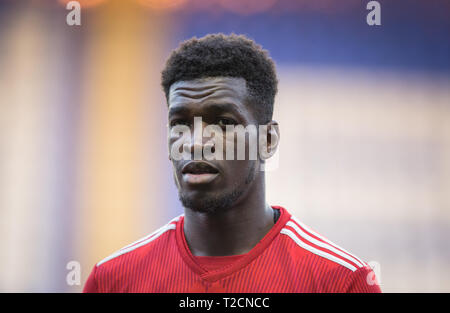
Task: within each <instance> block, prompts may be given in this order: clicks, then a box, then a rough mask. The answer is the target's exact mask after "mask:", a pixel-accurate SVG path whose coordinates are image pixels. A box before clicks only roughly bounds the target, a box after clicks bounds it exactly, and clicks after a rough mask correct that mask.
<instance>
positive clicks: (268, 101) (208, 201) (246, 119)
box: [162, 34, 279, 213]
mask: <svg viewBox="0 0 450 313" xmlns="http://www.w3.org/2000/svg"><path fill="white" fill-rule="evenodd" d="M162 86H163V89H164V92H165V95H166V99H167V105H168V112H169V116H168V126H169V138H168V144H169V151H172V150H173V146H174V145H176V144H180V142H181V147H182V149H183V150H184V152H186V153H188V154H190V155H192V156H193V157H192V158H191V160H185V159H184V160H178V159H177V160H174V159H172V164H173V168H174V178H175V183H176V185H177V187H178V191H179V197H180V200H181V202H182V204H183V206H184V207H186V208H189V209H192V210H195V211H199V212H205V213H215V212H219V211H225V210H227V209H229V208H231V207H233V205H235V204H236V203H237V202H238V201H241V200H242V199H243V198H245V197H246V196H247V195H248V193H249V192H254V191H255V188H258V187H260V186H264V184H261V181H263V180H264V172H261V171H260V167H261V164H262V163H264V161H265V158H267V157H270V155H272V154H273V153H274V152H275V150H276V148H277V144H278V138H279V133H278V127H276V126H277V123H276V122H275V121H273V120H272V114H273V104H274V98H275V94H276V92H277V78H276V73H275V66H274V63H273V61H272V60H271V59H270V58H269V56H268V53H267V51H265V50H263V49H262V48H261V47H260V46H258V45H257V44H256V43H255V42H254V41H252V40H250V39H248V38H246V37H244V36H237V35H229V36H226V35H223V34H215V35H207V36H205V37H203V38H200V39H197V38H192V39H190V40H188V41H185V42H183V43H182V44H181V45H180V46H179V47H178V48H177V49H176V50H174V51H173V52H172V54H171V55H170V57H169V59H168V60H167V63H166V67H165V69H164V70H163V72H162ZM198 117H201V122H200V123H196V122H194V120H195V119H196V118H198ZM180 125H182V126H183V127H185V128H186V129H189V130H190V134H193V136H191V135H189V136H188V137H185V138H184V139H183V138H180V134H179V133H173V132H172V131H171V130H173V129H174V128H175V127H179V126H180ZM209 125H214V126H215V127H218V128H220V129H221V130H223V132H221V133H214V136H213V135H211V136H209V137H208V136H206V137H205V136H201V135H200V138H199V137H198V136H197V135H196V134H203V131H204V130H205V127H206V128H207V126H209ZM232 125H242V126H243V127H249V126H250V125H254V126H256V129H258V126H259V125H267V127H268V128H267V130H268V132H267V134H266V136H267V143H268V145H269V148H267V150H268V152H269V154H268V155H267V156H266V157H261V155H260V154H259V153H258V157H257V158H250V157H249V154H250V152H249V149H250V147H249V140H245V158H244V159H237V158H236V154H235V155H234V156H233V158H232V159H230V158H229V156H228V157H227V156H225V151H226V149H227V147H230V143H233V147H234V149H237V147H238V144H237V142H236V140H237V138H235V137H234V136H227V132H228V130H227V129H228V128H227V126H232ZM220 129H219V130H220ZM228 133H229V132H228ZM218 134H219V135H218ZM228 135H229V134H228ZM258 135H259V133H258ZM247 139H248V137H247ZM180 140H181V141H180ZM183 140H184V141H183ZM219 148H220V149H219ZM205 149H208V151H212V152H218V151H224V154H223V158H222V159H208V160H205V158H204V157H202V156H203V154H202V152H201V151H206V150H205ZM198 151H200V154H201V157H200V159H198V158H196V157H194V154H195V153H196V152H198ZM196 156H197V155H196Z"/></svg>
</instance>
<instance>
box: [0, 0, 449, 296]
mask: <svg viewBox="0 0 450 313" xmlns="http://www.w3.org/2000/svg"><path fill="white" fill-rule="evenodd" d="M65 2H67V1H62V0H61V1H57V0H47V1H46V0H40V1H39V0H35V1H32V0H26V1H25V0H1V1H0V225H1V228H0V253H1V257H0V291H3V292H12V291H19V292H79V291H81V289H82V285H83V284H84V281H85V279H86V278H87V275H88V274H89V272H90V271H91V269H92V267H93V266H94V264H95V263H96V262H97V261H99V260H101V259H103V258H104V257H106V256H108V255H109V254H111V253H112V252H114V251H115V250H117V249H118V248H121V247H122V246H124V245H126V244H128V243H130V242H132V241H134V240H136V239H138V238H140V237H142V236H144V235H146V234H148V233H150V232H152V231H153V230H155V229H156V228H158V227H159V226H161V225H162V224H164V223H166V222H167V221H168V220H169V219H171V218H172V217H174V216H176V215H178V214H180V213H182V208H181V206H180V204H179V202H178V198H177V192H176V189H175V186H174V183H173V179H172V174H171V167H170V164H169V161H168V160H167V154H168V152H167V144H166V136H167V133H166V114H167V111H166V106H165V99H164V97H163V93H162V91H161V88H160V80H159V79H160V71H161V69H162V67H163V65H164V61H165V59H166V57H167V56H168V54H169V53H170V51H171V50H172V49H173V48H175V47H176V46H177V44H178V43H179V42H180V41H181V40H185V39H188V38H190V37H192V36H194V35H195V36H198V37H199V36H203V35H205V34H207V33H212V32H224V33H231V32H235V33H239V34H245V35H247V36H249V37H250V38H253V39H255V40H256V41H257V42H258V43H259V44H261V45H262V46H263V47H264V48H266V49H268V50H269V51H270V53H271V56H272V57H273V59H274V60H275V62H276V64H277V67H278V74H279V80H280V86H279V95H278V97H277V99H276V104H275V116H274V119H276V120H278V121H279V123H280V130H281V146H280V153H279V157H280V162H279V167H278V168H277V169H276V170H274V171H271V172H269V173H268V177H267V188H268V200H269V203H270V204H277V205H283V206H285V207H286V208H287V209H288V210H290V211H291V212H292V213H294V214H295V215H296V216H297V217H298V218H300V219H301V220H302V221H303V222H305V223H306V224H308V225H310V226H311V227H312V228H314V229H316V230H317V231H319V232H320V233H322V234H324V235H325V236H327V237H328V238H329V239H331V240H332V241H334V242H336V243H337V244H339V245H341V246H343V247H345V248H346V249H347V250H350V251H352V252H353V253H354V254H356V255H358V256H359V257H361V258H363V259H365V260H367V261H375V262H377V263H378V264H379V265H380V273H381V275H380V277H379V278H380V280H381V286H382V290H383V291H385V292H449V291H450V279H449V278H450V249H449V248H450V247H449V244H448V239H449V238H450V88H449V87H450V49H449V38H450V36H449V35H450V19H449V13H450V10H449V9H450V3H449V2H448V1H446V0H434V1H420V0H409V1H406V0H398V1H387V0H380V1H379V2H380V4H381V23H382V25H381V26H368V25H367V23H366V15H367V14H368V10H367V9H366V4H367V2H368V1H366V0H346V1H332V0H315V1H310V0H298V1H288V0H247V1H242V0H171V1H169V0H83V1H79V2H80V3H81V4H82V5H83V9H82V12H81V26H68V25H67V24H66V15H67V14H68V12H69V11H68V10H66V8H65ZM70 261H78V262H79V263H80V265H81V285H78V286H77V285H75V286H70V285H68V284H67V282H66V275H67V274H68V270H67V269H66V264H67V263H68V262H70Z"/></svg>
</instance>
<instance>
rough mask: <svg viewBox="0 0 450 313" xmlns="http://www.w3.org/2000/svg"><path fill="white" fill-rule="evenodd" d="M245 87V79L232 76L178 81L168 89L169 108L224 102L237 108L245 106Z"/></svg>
mask: <svg viewBox="0 0 450 313" xmlns="http://www.w3.org/2000/svg"><path fill="white" fill-rule="evenodd" d="M246 96H247V87H246V82H245V79H243V78H234V77H211V78H201V79H195V80H188V81H178V82H176V83H174V84H172V86H170V90H169V108H172V107H175V106H195V107H196V108H201V107H202V106H203V105H205V106H206V105H207V104H208V103H218V102H219V103H220V102H222V103H223V102H226V103H229V104H233V105H235V106H237V107H239V109H242V108H243V106H245V99H246Z"/></svg>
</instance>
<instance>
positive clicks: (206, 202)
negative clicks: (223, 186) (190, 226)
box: [179, 190, 243, 213]
mask: <svg viewBox="0 0 450 313" xmlns="http://www.w3.org/2000/svg"><path fill="white" fill-rule="evenodd" d="M242 193H243V190H233V191H232V192H230V193H228V194H220V195H207V194H206V193H195V194H192V193H186V192H180V193H179V198H180V201H181V203H182V205H183V206H184V207H185V208H187V209H190V210H192V211H194V212H200V213H217V212H224V211H226V210H228V209H230V208H232V207H233V204H234V203H235V202H236V201H237V200H238V199H239V197H240V196H241V195H242Z"/></svg>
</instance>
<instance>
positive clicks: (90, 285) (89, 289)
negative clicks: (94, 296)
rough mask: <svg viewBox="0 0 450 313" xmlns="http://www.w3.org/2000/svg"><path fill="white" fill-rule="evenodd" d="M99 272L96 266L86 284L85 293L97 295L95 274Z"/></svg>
mask: <svg viewBox="0 0 450 313" xmlns="http://www.w3.org/2000/svg"><path fill="white" fill-rule="evenodd" d="M96 271H97V265H95V266H94V268H93V269H92V271H91V274H90V275H89V277H88V279H87V280H86V283H85V284H84V288H83V293H97V292H98V288H97V281H96V278H95V274H96Z"/></svg>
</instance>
